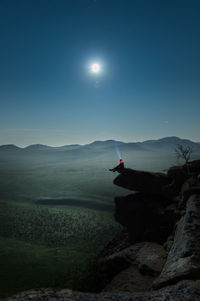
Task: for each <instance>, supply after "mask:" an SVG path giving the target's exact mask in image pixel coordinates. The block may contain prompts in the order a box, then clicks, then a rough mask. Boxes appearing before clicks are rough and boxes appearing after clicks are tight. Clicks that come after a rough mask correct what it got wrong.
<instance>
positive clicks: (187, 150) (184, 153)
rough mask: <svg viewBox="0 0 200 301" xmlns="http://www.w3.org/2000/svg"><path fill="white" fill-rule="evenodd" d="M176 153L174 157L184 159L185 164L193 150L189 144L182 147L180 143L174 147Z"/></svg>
mask: <svg viewBox="0 0 200 301" xmlns="http://www.w3.org/2000/svg"><path fill="white" fill-rule="evenodd" d="M174 150H175V153H176V157H177V158H178V159H183V160H185V163H186V164H187V163H188V161H189V160H190V157H191V154H192V152H193V150H192V148H191V147H190V146H186V147H184V146H183V145H181V144H178V145H177V147H176V148H175V149H174Z"/></svg>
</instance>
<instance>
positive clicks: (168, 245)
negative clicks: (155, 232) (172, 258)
mask: <svg viewBox="0 0 200 301" xmlns="http://www.w3.org/2000/svg"><path fill="white" fill-rule="evenodd" d="M173 243H174V236H172V235H170V236H169V237H168V238H167V241H166V242H165V243H164V244H163V247H164V249H165V250H166V251H167V252H169V251H170V250H171V247H172V245H173Z"/></svg>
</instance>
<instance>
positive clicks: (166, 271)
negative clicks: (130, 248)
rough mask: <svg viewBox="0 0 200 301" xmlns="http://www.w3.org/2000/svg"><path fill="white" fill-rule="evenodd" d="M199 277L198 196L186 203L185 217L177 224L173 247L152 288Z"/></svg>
mask: <svg viewBox="0 0 200 301" xmlns="http://www.w3.org/2000/svg"><path fill="white" fill-rule="evenodd" d="M199 275H200V195H192V196H191V197H190V198H189V200H188V201H187V206H186V213H185V215H184V216H183V217H182V218H181V219H180V221H179V222H178V224H177V229H176V232H175V237H174V243H173V246H172V248H171V250H170V252H169V254H168V257H167V261H166V263H165V266H164V268H163V270H162V272H161V274H160V276H159V278H158V279H157V280H156V281H155V283H154V288H160V287H163V286H166V285H169V284H173V283H176V282H178V281H179V280H181V279H199V278H198V277H199Z"/></svg>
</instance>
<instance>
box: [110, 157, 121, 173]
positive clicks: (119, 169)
mask: <svg viewBox="0 0 200 301" xmlns="http://www.w3.org/2000/svg"><path fill="white" fill-rule="evenodd" d="M119 162H120V163H119V165H117V166H116V167H114V168H110V169H109V170H110V171H113V172H115V171H118V172H119V173H121V172H122V171H123V170H124V161H123V160H122V159H120V160H119Z"/></svg>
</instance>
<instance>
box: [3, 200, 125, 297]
mask: <svg viewBox="0 0 200 301" xmlns="http://www.w3.org/2000/svg"><path fill="white" fill-rule="evenodd" d="M0 207H1V211H0V212H1V213H0V267H1V269H0V275H1V281H0V291H1V297H4V296H7V295H10V294H13V293H16V292H18V291H22V290H26V289H30V288H36V287H50V286H62V287H68V288H73V289H77V290H83V291H84V290H85V291H87V290H90V291H92V290H98V288H99V285H100V282H99V281H98V279H97V277H98V274H99V273H98V272H99V271H100V270H101V267H100V266H98V264H97V260H96V256H97V255H98V253H99V251H100V250H101V249H102V248H103V247H104V245H105V244H106V243H107V242H108V241H109V240H110V239H111V238H112V237H113V235H115V233H116V232H117V231H119V229H120V227H119V226H118V225H117V224H116V223H115V222H114V220H113V217H112V214H111V213H109V212H102V211H95V210H90V209H85V208H80V207H68V206H66V207H63V206H61V207H50V206H37V205H34V204H33V205H32V204H21V203H9V202H1V203H0Z"/></svg>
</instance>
